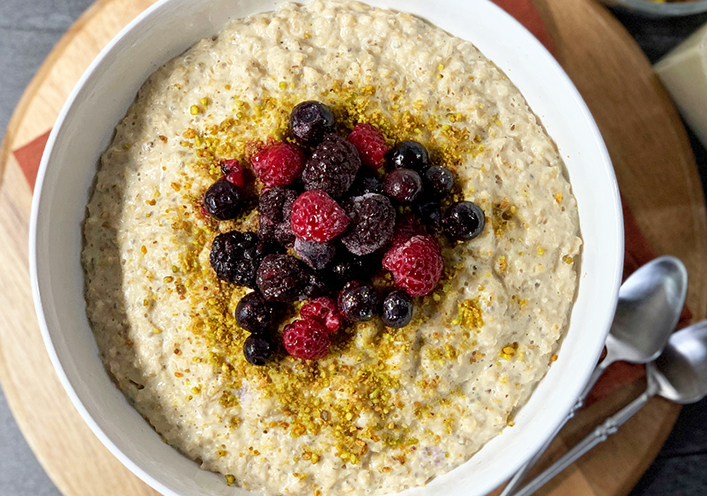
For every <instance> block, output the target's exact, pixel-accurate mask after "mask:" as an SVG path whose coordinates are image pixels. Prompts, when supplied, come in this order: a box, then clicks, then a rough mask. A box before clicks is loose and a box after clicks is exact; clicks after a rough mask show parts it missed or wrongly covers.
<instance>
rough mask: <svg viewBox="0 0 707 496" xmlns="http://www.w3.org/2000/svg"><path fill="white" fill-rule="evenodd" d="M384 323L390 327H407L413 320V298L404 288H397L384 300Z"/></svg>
mask: <svg viewBox="0 0 707 496" xmlns="http://www.w3.org/2000/svg"><path fill="white" fill-rule="evenodd" d="M381 319H382V320H383V323H384V324H385V325H387V326H388V327H405V326H406V325H408V324H409V323H410V321H411V320H412V298H411V297H410V295H408V294H407V293H406V292H405V290H404V289H395V290H393V291H391V292H390V293H388V296H386V297H385V299H384V300H383V312H382V315H381Z"/></svg>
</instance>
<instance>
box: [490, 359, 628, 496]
mask: <svg viewBox="0 0 707 496" xmlns="http://www.w3.org/2000/svg"><path fill="white" fill-rule="evenodd" d="M607 358H609V357H607ZM607 358H605V359H604V360H603V361H602V362H600V363H599V364H598V365H597V366H596V368H595V369H594V372H592V375H591V376H590V377H589V382H587V385H586V386H585V387H584V390H582V393H581V394H580V395H579V398H577V402H576V403H575V404H574V406H573V407H572V409H571V410H570V411H569V413H568V414H567V417H566V418H565V419H564V420H563V421H562V423H561V424H560V425H558V426H557V429H555V432H553V433H552V436H550V437H549V438H548V440H547V441H545V444H543V445H542V446H541V447H540V449H539V450H538V451H537V452H536V453H535V454H534V455H533V456H532V457H531V458H530V460H528V461H527V462H525V465H523V466H522V467H520V469H518V472H516V473H515V475H514V476H513V477H512V478H511V480H509V481H508V484H506V487H504V488H503V492H501V494H499V496H510V495H512V494H513V493H514V492H515V490H516V488H517V487H518V486H519V485H520V483H521V482H523V479H524V478H525V476H526V475H527V474H528V472H530V469H531V468H533V467H534V466H535V464H536V463H538V460H540V458H541V457H542V456H543V453H545V451H547V448H548V447H549V446H550V444H551V443H552V440H553V439H555V437H557V435H558V434H559V433H560V431H561V430H562V428H563V427H564V426H565V424H566V423H567V422H568V421H569V420H570V419H571V418H572V417H574V416H575V415H576V414H577V412H578V411H579V410H580V409H581V408H582V407H583V406H584V401H585V400H586V399H587V396H589V391H591V390H592V388H593V387H594V384H596V383H597V381H598V380H599V378H600V377H601V376H602V374H603V373H604V371H605V370H606V368H607V367H608V366H609V365H610V364H611V363H613V361H614V360H610V361H609V362H608V363H607Z"/></svg>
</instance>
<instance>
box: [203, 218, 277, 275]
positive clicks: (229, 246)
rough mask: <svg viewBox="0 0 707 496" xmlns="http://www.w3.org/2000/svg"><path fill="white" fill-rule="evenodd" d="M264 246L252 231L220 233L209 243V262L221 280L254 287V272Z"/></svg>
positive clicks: (264, 250)
mask: <svg viewBox="0 0 707 496" xmlns="http://www.w3.org/2000/svg"><path fill="white" fill-rule="evenodd" d="M265 252H266V246H265V245H264V244H263V243H261V242H260V240H259V239H258V236H257V235H256V234H255V233H252V232H239V231H230V232H226V233H221V234H219V235H218V236H216V237H215V238H214V241H213V243H212V244H211V253H210V255H209V262H211V267H213V269H214V271H215V272H216V276H217V277H218V278H219V279H221V280H222V281H226V282H232V283H234V284H238V285H239V286H248V287H249V288H255V274H256V270H257V269H258V265H259V264H260V261H261V260H262V259H263V257H264V256H265Z"/></svg>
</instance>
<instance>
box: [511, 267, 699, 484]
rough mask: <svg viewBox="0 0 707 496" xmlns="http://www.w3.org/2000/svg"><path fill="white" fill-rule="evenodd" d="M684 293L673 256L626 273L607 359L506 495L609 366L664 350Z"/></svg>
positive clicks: (649, 357)
mask: <svg viewBox="0 0 707 496" xmlns="http://www.w3.org/2000/svg"><path fill="white" fill-rule="evenodd" d="M686 294H687V270H685V266H684V265H683V263H682V262H681V261H680V260H678V259H677V258H675V257H671V256H664V257H660V258H656V259H655V260H652V261H650V262H648V263H647V264H645V265H643V266H642V267H640V268H639V269H638V270H637V271H636V272H634V273H633V274H631V276H629V278H628V279H626V281H624V283H623V284H622V285H621V288H620V289H619V301H618V304H617V307H616V313H615V315H614V321H613V323H612V324H611V330H610V331H609V335H608V336H607V338H606V356H605V357H604V360H602V361H601V362H599V364H598V365H597V368H596V369H595V370H594V372H593V373H592V375H591V377H590V378H589V381H588V382H587V385H586V387H585V388H584V390H583V391H582V393H581V394H580V395H579V398H578V399H577V403H575V405H574V407H573V408H572V410H570V412H569V414H568V415H567V418H566V419H565V421H564V422H563V423H562V424H560V425H559V426H558V427H557V429H556V430H555V432H554V434H553V435H552V436H550V438H549V439H548V440H547V442H546V443H545V444H544V445H543V446H542V447H541V448H540V450H539V451H538V452H537V453H535V455H533V457H532V458H531V459H530V460H528V461H527V462H526V463H525V465H523V466H522V467H521V468H520V470H518V472H517V473H516V474H515V475H514V476H513V478H512V479H511V480H510V481H509V482H508V484H507V485H506V487H505V488H504V489H503V492H502V493H501V494H500V496H508V495H510V494H513V491H514V490H515V489H516V487H518V485H519V484H520V482H521V481H522V480H523V478H524V477H525V475H526V474H527V473H528V471H529V470H530V469H531V468H533V466H535V464H536V463H537V461H538V460H539V459H540V457H541V456H542V455H543V453H545V450H547V448H548V446H550V443H551V442H552V440H553V439H554V438H555V436H556V435H557V434H558V433H559V432H560V430H561V429H562V427H564V425H565V424H566V423H567V421H568V420H569V419H571V418H572V417H574V416H575V414H576V413H577V411H579V410H580V409H581V408H582V407H583V406H584V401H585V400H586V399H587V396H588V395H589V392H590V391H591V389H592V388H593V387H594V384H596V382H597V381H598V380H599V378H600V377H601V376H602V374H603V373H604V371H605V370H606V369H607V367H608V366H609V365H611V364H612V363H614V362H617V361H624V362H631V363H648V362H650V361H652V360H655V359H656V358H657V357H658V356H659V355H660V353H661V351H663V348H664V347H665V344H666V343H667V342H668V339H669V338H670V334H671V333H672V332H673V330H674V329H675V326H676V325H677V323H678V320H679V319H680V313H681V312H682V307H683V305H684V304H685V295H686Z"/></svg>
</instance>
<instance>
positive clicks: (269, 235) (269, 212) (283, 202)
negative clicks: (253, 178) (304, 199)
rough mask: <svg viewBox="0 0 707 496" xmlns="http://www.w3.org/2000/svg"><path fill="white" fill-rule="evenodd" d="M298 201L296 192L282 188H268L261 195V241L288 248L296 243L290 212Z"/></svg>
mask: <svg viewBox="0 0 707 496" xmlns="http://www.w3.org/2000/svg"><path fill="white" fill-rule="evenodd" d="M296 199H297V192H296V191H294V190H291V189H286V188H282V187H280V186H276V187H274V188H268V189H266V190H265V191H263V193H261V195H260V198H258V211H259V213H260V220H259V227H258V235H259V236H260V239H262V240H263V241H265V242H267V243H279V244H281V245H286V246H291V245H292V243H294V241H295V233H293V232H292V226H291V224H290V212H291V211H292V204H293V203H294V202H295V200H296Z"/></svg>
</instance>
